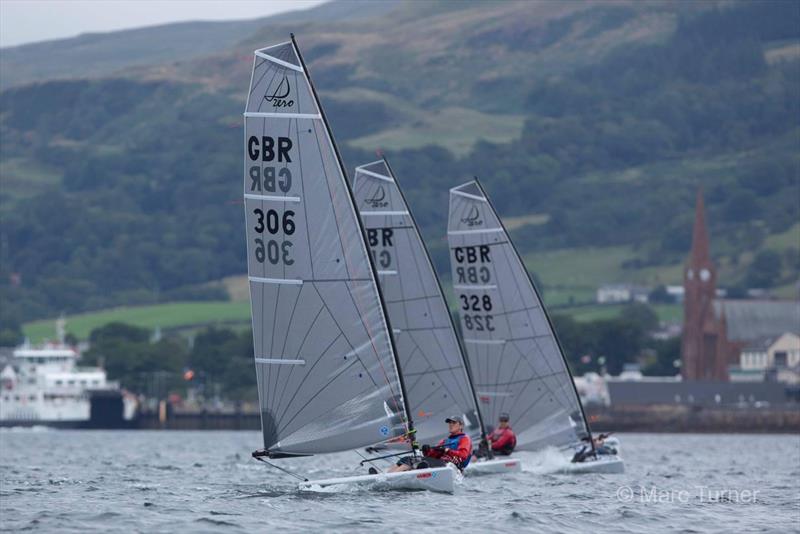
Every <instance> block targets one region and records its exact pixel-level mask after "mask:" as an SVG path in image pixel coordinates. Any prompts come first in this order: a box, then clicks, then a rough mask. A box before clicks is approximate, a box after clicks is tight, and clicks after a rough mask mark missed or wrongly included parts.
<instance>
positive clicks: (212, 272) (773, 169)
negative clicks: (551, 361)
mask: <svg viewBox="0 0 800 534" xmlns="http://www.w3.org/2000/svg"><path fill="white" fill-rule="evenodd" d="M799 23H800V4H797V3H794V2H782V1H774V2H770V1H754V2H740V1H734V2H720V3H713V2H691V3H690V2H637V1H622V2H613V3H607V2H528V1H525V2H503V3H498V2H470V3H466V2H447V1H441V2H425V3H422V2H410V1H409V2H400V1H398V2H391V3H387V2H356V3H353V2H345V1H341V2H332V3H329V4H324V5H322V6H319V7H317V8H314V9H310V10H307V11H302V12H295V13H290V14H284V15H281V16H278V17H270V18H265V19H260V20H255V21H245V22H226V23H184V24H173V25H166V26H159V27H153V28H146V29H141V30H129V31H124V32H114V33H108V34H102V35H87V36H81V37H77V38H75V39H67V40H63V41H56V42H50V43H40V44H35V45H26V46H21V47H16V48H7V49H3V50H2V51H1V52H0V74H1V76H0V78H2V87H3V90H2V92H1V93H0V135H1V136H2V145H0V176H2V187H0V216H1V217H2V225H1V227H0V253H1V257H0V298H2V299H3V302H4V303H8V305H4V306H3V307H2V311H1V312H0V320H2V321H4V322H6V323H9V324H10V323H14V322H21V321H26V320H29V319H35V318H41V317H46V316H52V315H55V314H58V313H60V312H61V311H65V312H78V311H86V310H92V309H99V308H103V307H107V306H115V305H135V304H148V303H154V302H163V301H169V300H188V299H207V300H214V299H219V298H220V293H219V290H218V289H214V288H213V287H211V286H208V285H207V282H209V281H213V280H218V279H221V278H223V277H226V276H230V275H236V274H240V273H241V272H242V271H243V270H244V265H245V264H244V236H243V232H242V226H241V225H242V220H241V208H240V206H239V205H238V204H237V202H238V201H239V197H240V191H241V172H242V171H241V150H242V147H241V146H240V145H241V135H242V134H241V125H242V120H241V112H242V109H243V101H242V92H243V91H244V88H245V87H246V86H247V83H248V81H249V77H250V69H251V67H252V50H253V49H254V48H256V47H261V46H265V45H267V44H270V43H275V42H279V41H282V40H285V39H286V38H287V36H288V34H289V32H295V33H296V34H297V36H298V40H299V43H300V46H301V47H302V50H303V52H304V54H305V56H306V58H307V60H308V63H309V65H310V70H311V74H312V77H313V79H314V81H315V83H316V85H317V86H318V87H319V88H320V90H321V96H322V100H323V105H324V106H325V109H326V112H327V114H328V116H329V117H330V119H331V123H332V127H333V130H334V132H335V134H336V137H337V141H338V142H339V143H340V145H341V148H342V150H343V155H344V158H345V160H346V163H347V164H348V166H350V167H351V168H352V167H354V166H355V165H358V164H360V163H362V162H364V161H366V160H369V159H371V158H373V157H374V150H375V149H383V150H384V151H385V152H386V153H387V154H388V156H389V157H390V159H391V160H392V164H393V167H394V168H395V170H396V171H397V174H398V175H399V179H400V181H401V182H402V184H403V186H404V188H405V189H406V190H407V192H408V197H409V200H410V202H411V204H412V206H413V208H414V210H415V214H416V215H417V219H418V220H419V221H420V223H421V224H422V227H423V228H422V229H423V233H424V234H425V236H426V237H427V238H428V240H429V243H430V245H431V248H432V253H433V256H434V260H435V262H436V263H437V267H438V268H439V269H440V270H441V271H442V272H446V271H447V270H448V269H447V259H446V249H445V247H444V242H443V239H442V235H443V225H444V214H445V210H446V206H447V189H448V188H449V187H451V186H452V185H454V184H456V183H458V182H459V181H460V180H463V179H465V178H468V177H470V176H472V175H474V174H478V175H480V176H481V178H482V179H483V181H484V183H485V184H486V186H487V188H488V190H489V193H490V194H491V195H492V197H493V200H494V201H495V203H496V204H497V206H498V208H499V210H500V211H501V212H502V214H503V215H504V216H507V217H515V220H516V221H518V222H519V224H517V225H515V228H516V229H515V230H514V237H515V241H516V242H517V244H518V245H519V246H520V248H522V249H523V251H524V252H525V253H528V254H530V253H533V252H537V251H538V252H541V251H553V250H569V251H570V256H569V257H570V258H578V259H577V260H573V261H577V262H578V263H580V259H579V258H580V257H581V256H580V251H581V250H583V249H585V248H587V247H593V248H595V249H598V248H602V249H607V250H609V251H613V252H610V254H615V255H616V256H615V257H618V258H619V260H618V261H619V262H620V265H618V269H614V270H609V271H608V272H614V273H622V274H623V275H624V276H630V278H631V279H642V278H645V276H644V275H643V274H642V273H645V272H646V273H652V272H668V273H673V272H677V271H676V269H675V266H676V265H677V263H678V262H680V261H682V259H683V257H684V256H685V254H686V251H687V250H688V245H689V243H688V242H689V239H690V235H691V220H692V207H693V198H694V194H695V191H696V189H697V187H702V188H703V189H704V191H705V193H706V200H707V204H708V212H709V213H708V215H709V216H708V218H709V221H710V224H711V233H712V236H713V240H712V241H713V246H714V254H715V255H716V257H717V260H718V262H719V263H720V264H724V266H725V267H724V269H722V270H721V273H722V280H721V281H722V283H723V284H726V285H731V286H737V287H744V286H747V285H753V284H755V283H758V284H761V285H765V286H767V287H784V288H785V287H789V285H790V284H791V283H792V282H793V281H796V280H797V278H798V273H799V272H800V251H798V249H800V245H798V244H797V241H798V240H793V239H792V238H791V236H792V235H793V234H792V232H795V233H797V232H798V231H800V230H793V229H795V228H800V227H797V226H793V225H795V223H796V222H797V221H798V220H800V206H798V192H800V185H799V184H798V176H800V173H799V172H798V169H800V152H799V151H798V150H797V146H798V136H800V126H799V125H798V123H797V117H798V116H800V101H798V99H797V94H800V61H799V60H800V24H799ZM787 233H788V234H787ZM786 235H789V236H790V237H789V238H785V237H780V238H779V237H776V236H786ZM798 238H799V239H800V236H798ZM776 240H777V241H776ZM776 242H780V243H781V246H779V247H776V246H774V243H776ZM621 250H622V251H624V254H623V253H620V252H619V251H621ZM770 251H771V252H770ZM534 263H535V262H534ZM764 265H767V266H770V267H769V268H768V269H767V271H768V272H766V274H765V270H764V269H763V266H764ZM551 272H557V270H551ZM548 276H553V275H548ZM594 279H595V278H592V280H594ZM613 281H621V280H613ZM666 281H669V280H665V282H666ZM674 281H677V280H674ZM542 282H543V284H544V285H545V286H546V287H547V286H548V285H551V286H552V285H556V284H558V285H561V282H560V281H555V280H553V278H551V279H550V280H548V278H543V279H542ZM580 291H581V294H586V292H587V288H586V287H585V286H581V287H580Z"/></svg>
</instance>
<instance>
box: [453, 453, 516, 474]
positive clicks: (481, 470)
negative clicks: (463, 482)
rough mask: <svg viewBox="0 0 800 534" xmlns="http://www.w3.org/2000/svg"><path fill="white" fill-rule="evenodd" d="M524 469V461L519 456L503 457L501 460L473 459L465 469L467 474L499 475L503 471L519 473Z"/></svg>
mask: <svg viewBox="0 0 800 534" xmlns="http://www.w3.org/2000/svg"><path fill="white" fill-rule="evenodd" d="M520 471H522V462H521V461H520V460H519V458H503V459H501V460H485V461H475V460H473V461H472V462H470V464H469V465H468V466H467V468H466V469H464V475H466V476H471V477H474V476H484V475H497V474H503V473H519V472H520Z"/></svg>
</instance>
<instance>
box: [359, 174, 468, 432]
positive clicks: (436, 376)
mask: <svg viewBox="0 0 800 534" xmlns="http://www.w3.org/2000/svg"><path fill="white" fill-rule="evenodd" d="M353 194H354V197H355V200H356V207H357V208H358V210H359V212H360V213H361V217H362V219H363V221H364V226H365V228H366V230H367V244H368V245H369V247H370V249H371V251H372V254H373V259H374V261H375V264H376V266H377V268H378V275H379V277H378V278H379V281H380V284H381V289H382V291H383V295H384V299H385V302H386V311H387V313H388V315H389V320H390V322H391V324H392V328H393V329H394V337H395V341H396V346H397V357H398V359H399V360H400V364H401V365H400V367H401V369H402V371H403V377H404V378H405V382H406V388H407V390H406V392H407V395H408V404H409V408H410V410H411V413H412V414H413V416H414V424H415V427H416V429H417V437H418V439H419V440H420V441H431V440H438V439H439V438H441V437H445V436H446V435H447V432H446V430H447V428H446V426H445V425H444V419H445V418H446V417H447V416H449V415H453V414H464V415H468V419H472V422H473V423H474V424H475V427H476V428H477V426H478V425H477V420H476V418H475V417H473V415H472V414H473V413H475V401H474V395H473V393H472V389H471V386H470V383H469V377H468V375H467V371H466V369H465V366H464V358H463V356H462V353H461V347H460V345H459V343H458V338H457V337H456V333H455V329H454V328H453V322H452V319H451V317H450V311H449V310H448V307H447V303H446V302H445V300H444V296H443V295H442V291H441V288H440V286H439V282H438V280H437V278H436V272H435V271H434V268H433V265H432V264H431V261H430V259H429V257H428V252H427V250H426V248H425V243H424V241H423V240H422V236H421V235H420V233H419V230H418V228H417V226H416V224H415V222H414V218H413V216H412V214H411V212H410V210H409V207H408V205H407V203H406V201H405V198H404V196H403V194H402V191H401V189H400V186H399V184H398V183H397V180H396V177H395V176H394V174H393V173H392V171H391V169H390V168H389V166H388V164H387V163H386V161H385V160H379V161H375V162H372V163H369V164H367V165H362V166H361V167H357V168H356V173H355V178H354V181H353Z"/></svg>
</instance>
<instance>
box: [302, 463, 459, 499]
mask: <svg viewBox="0 0 800 534" xmlns="http://www.w3.org/2000/svg"><path fill="white" fill-rule="evenodd" d="M460 481H461V474H460V473H458V471H457V470H456V469H455V468H454V467H449V466H448V467H434V468H431V469H414V470H413V471H403V472H400V473H378V474H377V475H361V476H354V477H340V478H328V479H324V480H309V481H307V482H301V483H300V489H301V490H311V491H313V490H315V489H318V488H327V487H331V486H363V487H369V489H371V490H377V491H387V490H405V491H409V490H410V491H414V490H416V491H422V490H427V491H433V492H436V493H453V492H454V491H455V486H456V483H458V482H460Z"/></svg>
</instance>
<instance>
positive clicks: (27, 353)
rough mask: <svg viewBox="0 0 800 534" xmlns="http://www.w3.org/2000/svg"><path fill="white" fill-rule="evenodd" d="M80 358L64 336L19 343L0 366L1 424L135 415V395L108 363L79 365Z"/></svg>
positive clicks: (116, 420) (70, 423) (104, 420)
mask: <svg viewBox="0 0 800 534" xmlns="http://www.w3.org/2000/svg"><path fill="white" fill-rule="evenodd" d="M59 326H61V325H59ZM62 329H63V327H61V328H59V330H60V331H63V330H62ZM59 337H60V338H61V339H63V337H62V336H59ZM78 358H79V354H78V352H77V351H76V350H75V349H73V348H72V347H69V346H67V345H65V344H64V343H63V342H59V343H54V344H47V345H44V346H42V347H38V348H31V347H29V346H23V347H20V348H18V349H16V350H15V351H14V353H13V360H12V361H11V362H10V363H9V364H8V365H6V366H5V367H4V368H3V370H2V372H0V426H33V425H43V426H58V427H97V428H101V427H121V426H126V422H130V421H132V420H133V419H134V417H135V415H136V405H137V403H136V399H135V397H134V396H132V395H130V394H129V393H127V392H124V391H122V390H120V388H119V384H118V383H116V382H111V381H109V380H107V379H106V372H105V371H104V370H103V369H101V368H99V367H85V368H84V367H78V366H77V360H78Z"/></svg>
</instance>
